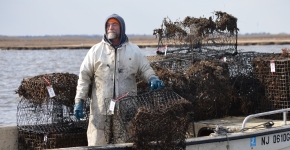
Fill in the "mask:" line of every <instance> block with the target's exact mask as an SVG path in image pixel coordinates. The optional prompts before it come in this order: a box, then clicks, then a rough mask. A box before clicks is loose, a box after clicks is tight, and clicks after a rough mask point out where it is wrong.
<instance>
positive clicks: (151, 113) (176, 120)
mask: <svg viewBox="0 0 290 150" xmlns="http://www.w3.org/2000/svg"><path fill="white" fill-rule="evenodd" d="M116 105H117V106H116V107H118V113H116V114H114V118H115V119H117V120H118V121H119V124H118V125H122V127H123V128H120V129H119V131H118V132H114V133H113V134H114V135H113V137H114V138H122V137H120V135H121V136H125V135H126V136H127V137H125V138H124V137H123V139H126V138H127V141H130V142H133V145H134V146H133V148H135V149H158V148H159V149H176V148H179V149H184V148H185V137H186V131H187V130H188V127H189V124H190V122H193V107H192V103H191V102H189V101H188V100H186V99H184V98H182V97H181V96H179V95H178V94H176V93H175V92H173V91H172V90H171V89H168V88H164V89H159V90H154V91H151V92H147V93H143V94H139V95H137V96H127V97H125V98H123V99H121V100H120V101H118V102H117V103H116ZM118 127H120V126H118ZM114 128H116V127H114ZM114 131H116V130H114ZM118 133H119V134H118ZM124 133H126V134H124ZM108 134H110V133H108ZM111 135H112V134H111ZM152 143H156V144H152Z"/></svg>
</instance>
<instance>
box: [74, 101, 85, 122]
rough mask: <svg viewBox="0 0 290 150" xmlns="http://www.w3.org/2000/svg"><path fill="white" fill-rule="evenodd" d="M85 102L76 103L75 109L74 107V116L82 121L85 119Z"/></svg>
mask: <svg viewBox="0 0 290 150" xmlns="http://www.w3.org/2000/svg"><path fill="white" fill-rule="evenodd" d="M83 105H84V104H83V101H82V100H80V101H79V102H77V103H75V107H74V116H75V117H76V118H77V119H78V120H80V118H84V114H83Z"/></svg>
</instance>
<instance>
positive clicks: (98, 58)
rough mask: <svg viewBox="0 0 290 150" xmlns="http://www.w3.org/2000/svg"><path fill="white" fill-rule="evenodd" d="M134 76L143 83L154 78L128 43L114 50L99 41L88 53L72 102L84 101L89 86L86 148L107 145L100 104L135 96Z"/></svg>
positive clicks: (133, 46) (144, 58) (144, 62)
mask: <svg viewBox="0 0 290 150" xmlns="http://www.w3.org/2000/svg"><path fill="white" fill-rule="evenodd" d="M115 61H116V62H115ZM137 72H139V73H141V77H142V78H143V79H144V80H145V81H148V80H149V79H150V78H151V77H156V76H155V73H154V71H153V69H152V68H151V66H150V64H149V62H148V60H147V58H146V56H144V54H143V53H142V51H141V49H140V48H139V47H138V46H137V45H135V44H132V43H131V42H129V41H128V40H126V42H124V43H123V44H122V45H121V46H119V48H117V49H116V50H115V48H114V47H113V46H112V45H111V44H110V43H108V42H107V41H106V40H105V39H103V40H102V41H101V42H100V43H98V44H96V45H94V46H93V47H92V48H91V49H90V50H89V51H88V53H87V55H86V56H85V58H84V60H83V62H82V64H81V67H80V74H79V80H78V85H77V93H76V98H75V99H76V102H78V101H79V100H80V99H84V100H85V99H86V98H87V95H88V90H89V86H90V84H91V82H92V96H91V99H92V101H91V104H90V116H89V125H88V130H87V138H88V145H89V146H96V145H105V144H107V142H106V139H105V135H104V118H105V116H104V115H105V114H106V110H107V108H105V104H104V100H105V99H108V98H110V99H112V98H116V97H119V96H121V95H123V94H125V93H127V92H130V93H137V85H136V78H135V74H137ZM114 80H115V83H114ZM114 85H115V97H114V94H113V93H114ZM100 116H103V117H100Z"/></svg>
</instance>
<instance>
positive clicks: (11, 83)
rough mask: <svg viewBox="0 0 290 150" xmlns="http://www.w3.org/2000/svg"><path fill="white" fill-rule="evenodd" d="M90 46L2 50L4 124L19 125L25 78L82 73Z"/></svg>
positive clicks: (0, 109) (0, 119)
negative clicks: (61, 48) (50, 74)
mask: <svg viewBox="0 0 290 150" xmlns="http://www.w3.org/2000/svg"><path fill="white" fill-rule="evenodd" d="M282 48H290V45H271V46H270V45H269V46H239V47H238V49H240V50H241V51H257V52H268V53H280V52H281V49H282ZM142 50H143V52H144V54H145V55H147V56H149V55H150V56H151V55H155V50H156V49H155V48H143V49H142ZM87 52H88V50H87V49H86V50H0V68H1V71H0V126H10V125H16V124H17V123H16V112H17V104H18V102H19V100H20V98H19V97H18V94H15V90H17V88H18V86H19V85H20V83H21V81H22V79H23V78H29V77H34V76H36V75H40V74H47V73H55V72H68V73H74V74H77V75H78V74H79V67H80V65H81V63H82V61H83V59H84V57H85V55H86V53H87Z"/></svg>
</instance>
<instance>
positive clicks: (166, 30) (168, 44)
mask: <svg viewBox="0 0 290 150" xmlns="http://www.w3.org/2000/svg"><path fill="white" fill-rule="evenodd" d="M214 15H215V17H216V19H215V20H213V17H209V18H208V19H207V18H201V17H200V18H194V17H189V16H187V17H186V18H185V19H184V20H183V21H179V20H177V21H175V22H173V21H171V20H170V19H169V18H165V19H164V20H163V22H162V25H161V28H158V29H155V30H153V35H156V37H158V48H157V54H163V55H164V54H165V55H169V56H168V57H170V56H171V57H176V55H177V56H180V55H181V56H183V55H189V54H192V53H195V52H206V51H209V50H214V51H224V52H227V53H230V54H233V55H234V54H236V53H237V36H238V30H239V29H238V28H237V18H235V17H234V16H232V15H230V14H227V13H226V12H221V11H215V12H214Z"/></svg>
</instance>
